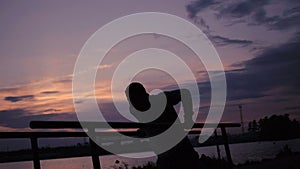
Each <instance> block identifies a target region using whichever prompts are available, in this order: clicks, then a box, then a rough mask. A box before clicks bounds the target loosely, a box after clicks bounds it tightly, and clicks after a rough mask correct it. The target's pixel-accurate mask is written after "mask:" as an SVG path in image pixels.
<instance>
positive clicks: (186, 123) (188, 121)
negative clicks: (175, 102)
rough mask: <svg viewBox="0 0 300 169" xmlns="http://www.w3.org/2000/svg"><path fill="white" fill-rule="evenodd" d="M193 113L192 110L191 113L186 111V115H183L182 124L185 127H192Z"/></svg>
mask: <svg viewBox="0 0 300 169" xmlns="http://www.w3.org/2000/svg"><path fill="white" fill-rule="evenodd" d="M193 114H194V113H193V112H192V113H188V115H185V116H184V123H183V124H184V128H185V129H191V128H192V127H193V125H194V120H193V118H192V115H193Z"/></svg>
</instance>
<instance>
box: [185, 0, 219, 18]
mask: <svg viewBox="0 0 300 169" xmlns="http://www.w3.org/2000/svg"><path fill="white" fill-rule="evenodd" d="M215 4H218V2H216V1H215V0H197V1H192V2H191V3H190V4H189V5H187V6H186V10H187V11H188V12H189V17H190V18H195V17H196V15H197V13H198V12H199V11H201V10H203V9H205V8H207V7H210V6H212V5H215Z"/></svg>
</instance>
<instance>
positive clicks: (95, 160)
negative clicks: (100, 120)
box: [89, 138, 101, 169]
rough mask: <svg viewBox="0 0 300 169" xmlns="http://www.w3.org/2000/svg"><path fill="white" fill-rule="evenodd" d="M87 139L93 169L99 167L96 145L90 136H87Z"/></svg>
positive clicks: (99, 168)
mask: <svg viewBox="0 0 300 169" xmlns="http://www.w3.org/2000/svg"><path fill="white" fill-rule="evenodd" d="M89 141H90V146H91V153H92V160H93V166H94V169H101V167H100V160H99V155H98V145H97V144H96V143H95V142H94V141H93V140H92V139H91V138H89Z"/></svg>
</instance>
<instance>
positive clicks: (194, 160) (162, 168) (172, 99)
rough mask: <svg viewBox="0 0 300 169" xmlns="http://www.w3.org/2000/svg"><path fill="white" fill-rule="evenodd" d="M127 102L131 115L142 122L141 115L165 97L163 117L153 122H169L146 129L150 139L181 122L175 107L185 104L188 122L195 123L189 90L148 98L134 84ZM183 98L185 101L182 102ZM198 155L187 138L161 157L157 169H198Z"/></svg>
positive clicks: (141, 89)
mask: <svg viewBox="0 0 300 169" xmlns="http://www.w3.org/2000/svg"><path fill="white" fill-rule="evenodd" d="M125 93H126V96H127V100H128V102H129V104H130V112H131V113H132V114H133V115H134V116H135V117H136V118H137V119H138V120H139V117H140V114H142V113H144V112H147V113H151V112H148V110H149V109H150V107H151V109H152V108H153V107H152V106H156V105H158V104H159V102H160V100H161V98H162V95H163V94H164V95H165V96H166V105H165V107H164V110H163V112H162V113H161V115H160V116H159V117H158V118H156V119H155V120H153V121H151V122H150V123H154V124H155V123H166V124H168V125H166V126H165V127H158V128H146V129H145V130H146V131H145V133H146V135H147V137H152V136H155V135H158V134H160V133H162V132H164V131H165V130H167V129H168V128H169V127H170V126H171V125H172V124H173V123H174V122H175V121H177V120H178V115H177V112H176V111H175V109H174V105H176V104H178V103H179V102H180V101H181V102H182V106H183V109H184V119H185V122H192V121H191V120H192V115H193V111H192V99H191V94H190V92H189V91H188V90H186V89H181V90H173V91H166V92H162V93H159V94H157V95H149V94H148V93H147V92H146V89H145V88H144V86H143V85H142V84H141V83H138V82H133V83H131V84H130V85H129V86H128V87H127V88H126V91H125ZM181 98H183V99H182V100H181ZM198 160H199V155H198V153H197V152H196V151H195V150H194V148H193V146H192V145H191V143H190V141H189V140H188V138H187V136H185V137H184V138H183V139H182V140H181V141H180V142H179V143H178V144H177V145H176V146H174V147H173V148H171V149H170V150H168V151H166V152H164V153H161V154H158V158H157V162H156V163H157V167H158V169H196V168H197V169H199V164H198Z"/></svg>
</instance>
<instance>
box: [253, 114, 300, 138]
mask: <svg viewBox="0 0 300 169" xmlns="http://www.w3.org/2000/svg"><path fill="white" fill-rule="evenodd" d="M248 126H249V127H248V131H249V132H257V133H258V134H259V137H260V138H261V139H262V140H281V139H292V138H299V137H300V124H299V122H298V121H296V120H295V119H294V120H291V119H290V118H289V115H288V114H285V115H272V116H271V117H264V118H262V119H259V121H258V123H257V122H256V120H253V121H252V122H250V123H249V125H248Z"/></svg>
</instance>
